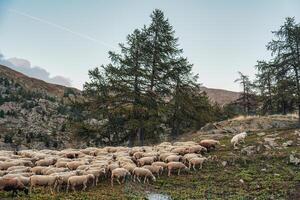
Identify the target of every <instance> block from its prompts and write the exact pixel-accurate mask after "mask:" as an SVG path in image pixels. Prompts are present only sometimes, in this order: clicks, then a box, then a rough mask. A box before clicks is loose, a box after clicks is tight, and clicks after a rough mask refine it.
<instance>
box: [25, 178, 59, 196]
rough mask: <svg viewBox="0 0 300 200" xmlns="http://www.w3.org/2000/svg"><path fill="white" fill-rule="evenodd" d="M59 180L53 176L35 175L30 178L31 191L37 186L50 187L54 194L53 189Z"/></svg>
mask: <svg viewBox="0 0 300 200" xmlns="http://www.w3.org/2000/svg"><path fill="white" fill-rule="evenodd" d="M57 178H58V177H57V176H51V175H50V176H48V175H33V176H31V177H30V191H32V188H33V187H35V186H43V187H47V186H48V187H49V189H50V191H51V193H53V192H52V188H54V186H55V183H56V181H57Z"/></svg>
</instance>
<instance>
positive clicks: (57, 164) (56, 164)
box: [54, 161, 69, 168]
mask: <svg viewBox="0 0 300 200" xmlns="http://www.w3.org/2000/svg"><path fill="white" fill-rule="evenodd" d="M68 162H69V161H57V162H56V163H55V165H54V166H55V167H57V168H60V167H67V164H68Z"/></svg>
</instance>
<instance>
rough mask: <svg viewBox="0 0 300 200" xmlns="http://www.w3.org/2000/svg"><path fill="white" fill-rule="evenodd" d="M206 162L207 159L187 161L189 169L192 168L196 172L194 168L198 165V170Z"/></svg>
mask: <svg viewBox="0 0 300 200" xmlns="http://www.w3.org/2000/svg"><path fill="white" fill-rule="evenodd" d="M205 160H207V158H204V157H203V158H192V159H190V160H189V169H191V167H192V166H193V169H194V170H196V168H195V166H196V165H199V169H202V165H203V162H204V161H205Z"/></svg>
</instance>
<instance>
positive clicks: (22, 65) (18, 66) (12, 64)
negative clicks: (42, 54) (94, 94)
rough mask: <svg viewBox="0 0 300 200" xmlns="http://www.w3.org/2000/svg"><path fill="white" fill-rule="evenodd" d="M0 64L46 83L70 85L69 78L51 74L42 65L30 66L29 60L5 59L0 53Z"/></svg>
mask: <svg viewBox="0 0 300 200" xmlns="http://www.w3.org/2000/svg"><path fill="white" fill-rule="evenodd" d="M0 64H2V65H5V66H7V67H9V68H11V69H14V70H16V71H18V72H21V73H23V74H25V75H27V76H30V77H33V78H37V79H41V80H43V81H46V82H48V83H54V84H59V85H64V86H71V85H72V84H71V82H72V81H71V79H69V78H66V77H63V76H51V75H50V73H49V72H48V71H47V70H45V69H44V68H42V67H38V66H31V63H30V61H28V60H26V59H22V58H9V59H5V58H4V57H3V55H2V54H0Z"/></svg>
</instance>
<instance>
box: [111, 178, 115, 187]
mask: <svg viewBox="0 0 300 200" xmlns="http://www.w3.org/2000/svg"><path fill="white" fill-rule="evenodd" d="M110 184H111V187H113V186H114V179H113V178H111V179H110Z"/></svg>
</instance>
